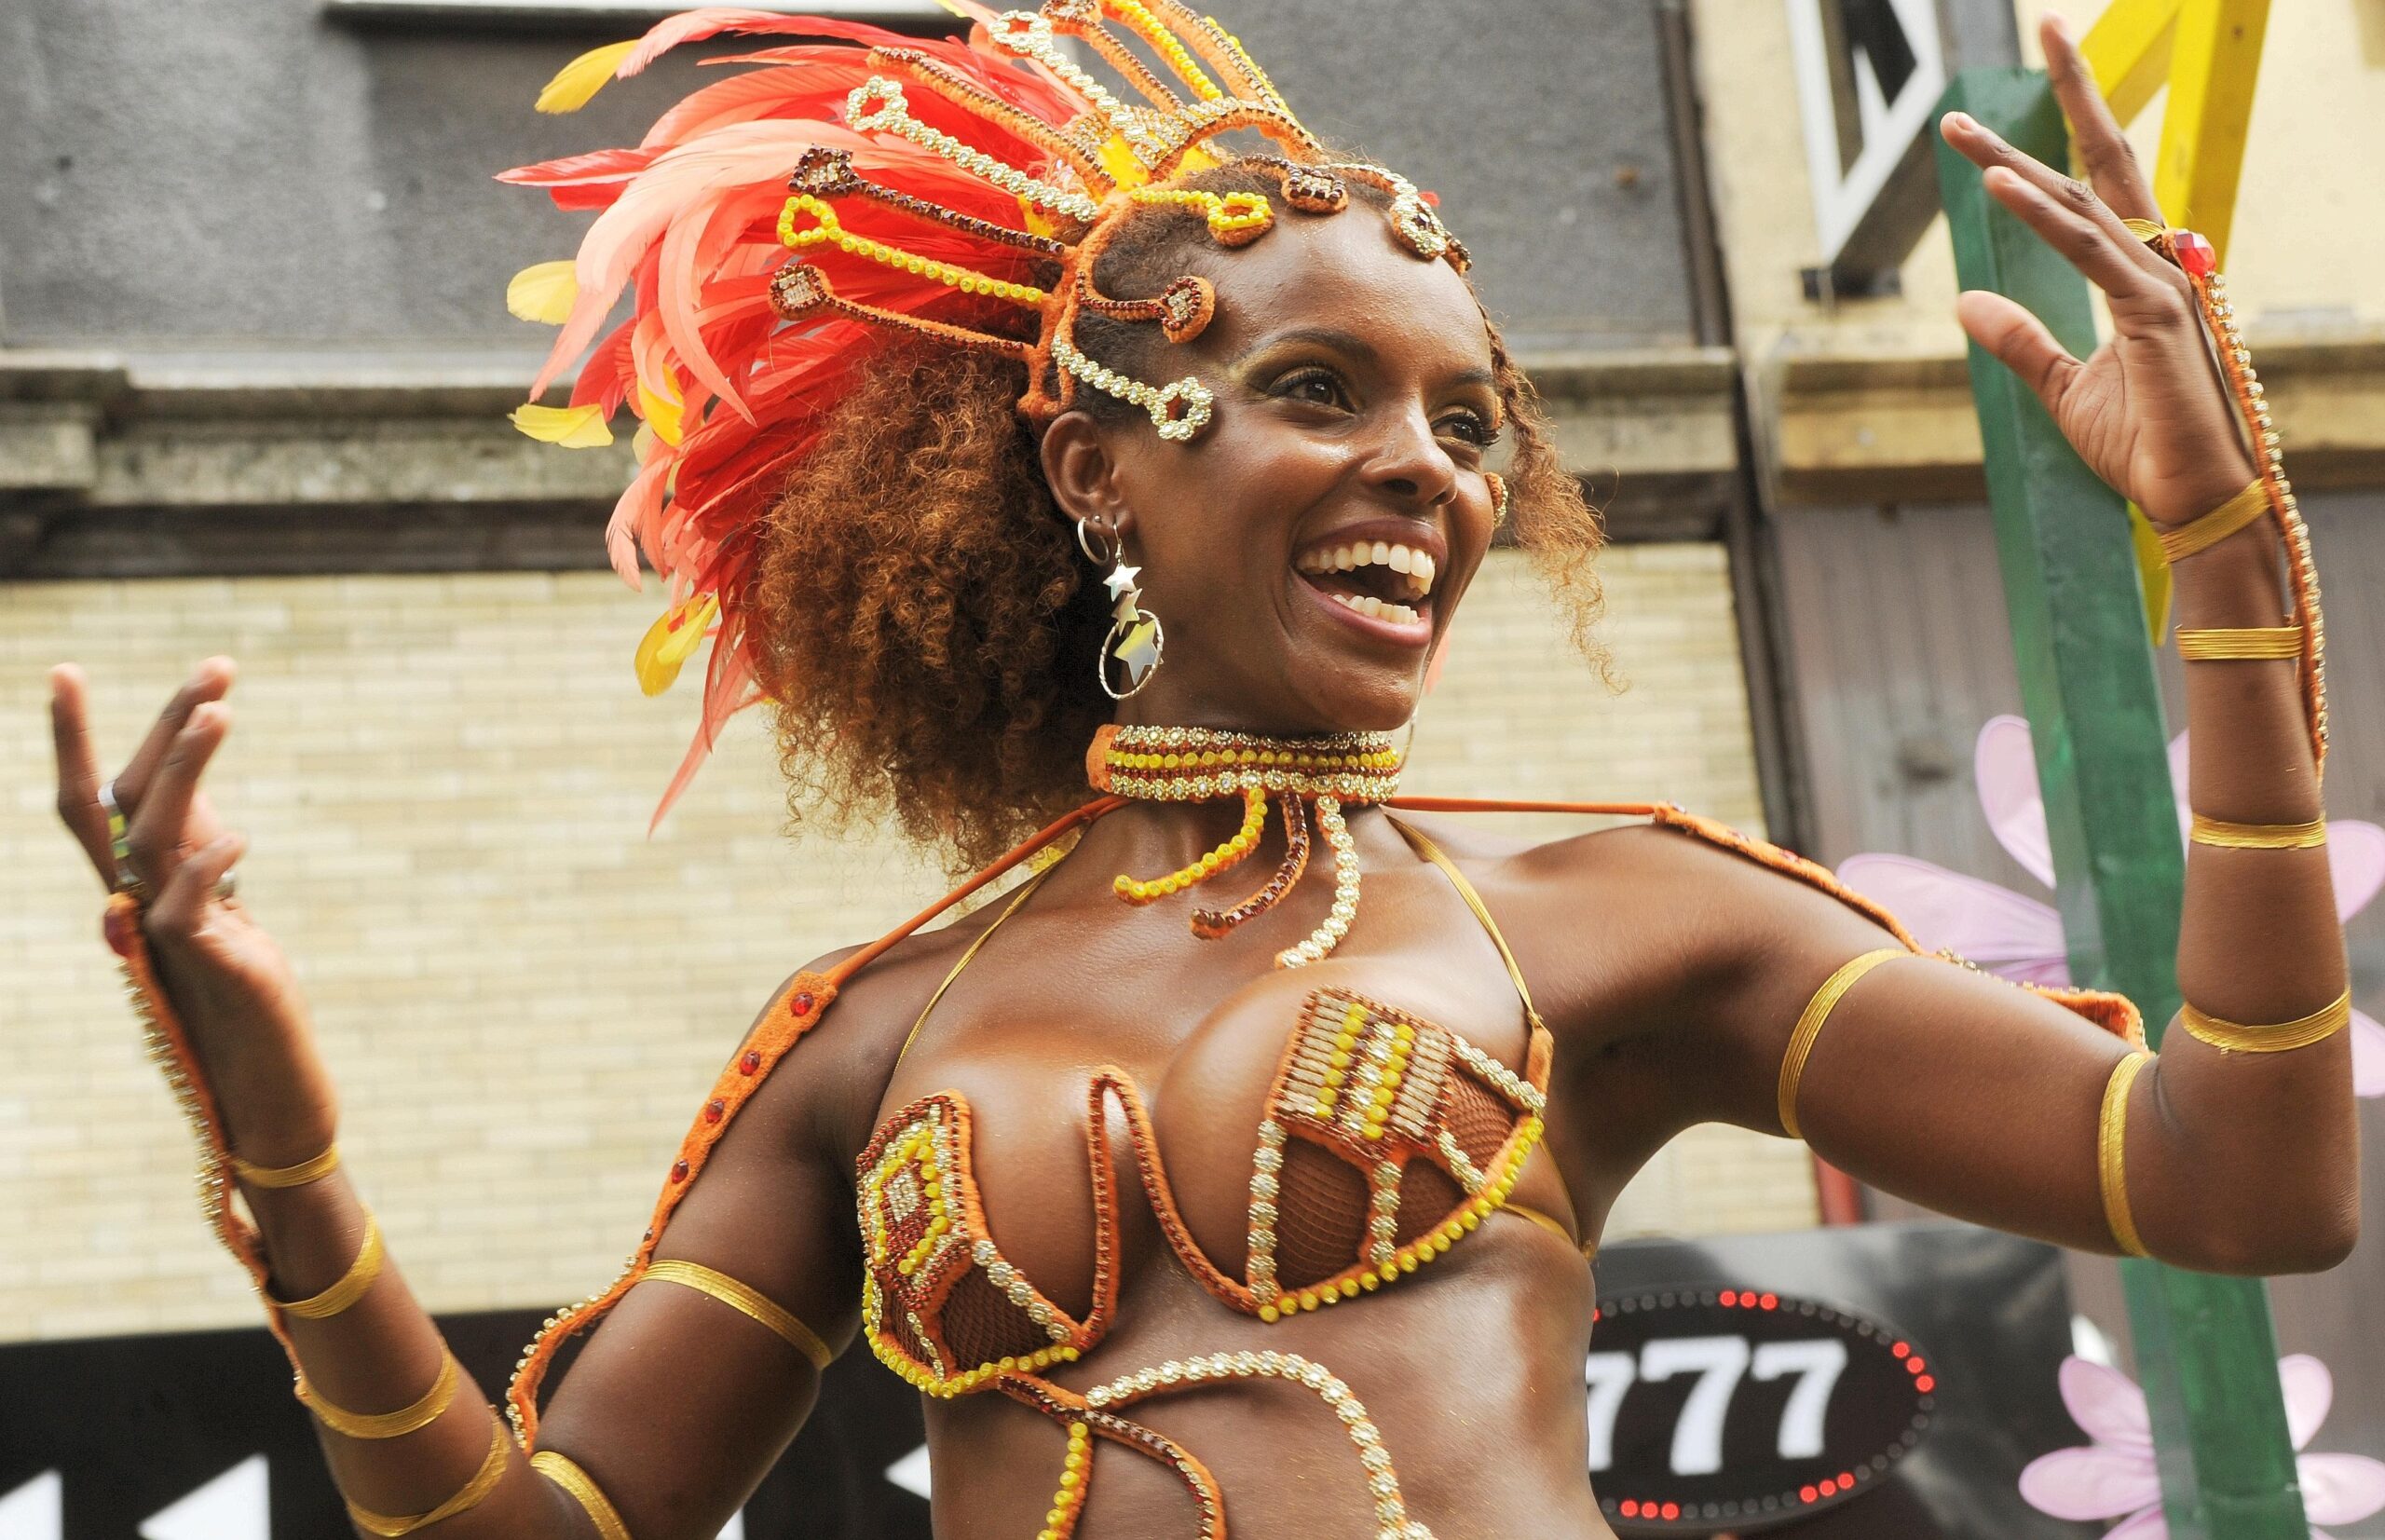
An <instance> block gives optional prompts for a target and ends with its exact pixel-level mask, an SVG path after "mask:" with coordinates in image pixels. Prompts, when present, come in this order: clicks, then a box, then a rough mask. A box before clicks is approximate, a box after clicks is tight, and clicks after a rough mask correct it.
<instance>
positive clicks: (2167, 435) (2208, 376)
mask: <svg viewBox="0 0 2385 1540" xmlns="http://www.w3.org/2000/svg"><path fill="white" fill-rule="evenodd" d="M2039 37H2040V39H2041V41H2042V42H2043V44H2044V46H2045V56H2046V68H2047V71H2048V73H2049V74H2050V75H2051V77H2052V80H2053V89H2054V96H2055V98H2056V99H2057V100H2058V101H2059V102H2061V103H2062V110H2063V112H2064V114H2065V116H2067V117H2068V118H2069V119H2070V127H2071V132H2072V133H2073V134H2074V135H2075V136H2076V138H2077V142H2078V156H2079V159H2080V162H2081V164H2082V165H2083V166H2084V168H2085V170H2086V171H2087V174H2088V177H2089V179H2090V180H2089V181H2088V182H2077V181H2074V180H2072V179H2071V178H2070V177H2067V176H2065V175H2064V174H2063V173H2061V172H2060V171H2057V170H2053V169H2052V168H2051V167H2050V166H2047V165H2046V164H2045V163H2043V162H2042V161H2039V160H2037V159H2036V158H2035V157H2031V156H2027V155H2024V154H2023V153H2021V152H2020V151H2019V150H2016V149H2014V148H2013V147H2012V146H2011V145H2010V144H2008V143H2005V142H2004V141H2003V140H2002V139H2000V138H1998V137H1997V135H1996V134H1994V133H1993V132H1991V131H1990V130H1989V129H1987V128H1986V127H1985V126H1983V125H1982V124H1981V123H1979V122H1978V121H1976V120H1975V119H1973V118H1971V117H1969V116H1965V115H1964V114H1961V113H1948V114H1947V115H1946V116H1945V117H1944V119H1943V120H1942V122H1941V124H1940V130H1941V131H1942V133H1943V134H1944V135H1945V136H1946V143H1949V144H1951V145H1953V146H1954V147H1955V148H1956V150H1957V151H1959V152H1961V154H1962V155H1963V156H1964V157H1967V158H1969V160H1971V161H1972V162H1974V163H1975V164H1977V165H1979V166H1980V167H1981V168H1983V170H1984V172H1985V183H1986V187H1987V191H1988V194H1989V196H1990V197H1992V198H1995V199H1996V200H1997V202H1998V203H2001V204H2002V205H2004V207H2005V208H2007V209H2009V210H2010V211H2012V212H2013V213H2014V214H2015V215H2017V216H2018V217H2019V218H2020V219H2022V220H2023V221H2024V222H2025V223H2026V224H2027V225H2028V226H2029V227H2030V228H2031V229H2033V230H2035V231H2036V232H2037V234H2038V235H2039V236H2040V237H2042V238H2044V239H2045V241H2046V243H2047V244H2048V245H2050V246H2051V247H2052V248H2053V249H2054V250H2055V251H2057V252H2061V253H2062V254H2063V255H2064V256H2065V257H2066V258H2068V259H2069V260H2070V263H2071V265H2072V266H2076V267H2077V268H2078V270H2079V271H2080V272H2081V273H2083V274H2085V275H2086V276H2087V278H2088V279H2089V281H2091V282H2092V283H2093V284H2094V285H2095V286H2096V287H2097V288H2099V289H2101V290H2103V291H2104V293H2105V294H2106V297H2107V298H2108V299H2109V300H2110V302H2111V312H2112V335H2111V337H2110V338H2109V339H2108V340H2107V341H2106V342H2105V343H2104V345H2103V346H2102V347H2100V348H2096V349H2095V351H2094V352H2093V353H2092V354H2091V355H2090V356H2089V357H2087V358H2086V359H2084V360H2080V359H2077V358H2073V357H2072V356H2071V355H2070V354H2069V353H2068V352H2066V351H2065V350H2064V348H2063V347H2062V345H2061V344H2060V343H2058V342H2056V341H2055V340H2054V338H2053V335H2052V334H2051V333H2049V332H2048V331H2047V330H2046V328H2045V326H2044V324H2043V323H2041V322H2040V321H2039V320H2037V317H2035V316H2033V315H2031V314H2030V313H2029V312H2028V311H2027V310H2024V309H2023V308H2022V307H2020V306H2019V305H2017V304H2015V303H2013V302H2012V301H2011V300H2010V299H2008V298H2006V297H2005V296H2003V295H2001V294H1997V293H1988V292H1986V291H1984V290H1970V291H1968V292H1966V293H1964V294H1963V296H1962V297H1961V299H1960V300H1959V301H1957V302H1956V314H1957V315H1958V316H1959V318H1960V319H1961V320H1962V324H1963V330H1964V331H1965V332H1967V333H1969V334H1970V337H1971V340H1972V341H1974V342H1976V343H1978V344H1979V345H1980V346H1981V347H1982V348H1986V349H1987V350H1988V351H1989V352H1990V353H1992V354H1994V355H1995V356H1996V357H1997V359H1999V360H2001V361H2003V362H2004V364H2005V366H2006V367H2008V368H2010V370H2011V371H2012V372H2013V373H2014V374H2015V375H2019V376H2020V378H2021V380H2022V382H2023V383H2024V384H2025V385H2027V386H2028V387H2029V388H2031V389H2032V390H2034V391H2036V392H2037V399H2038V400H2040V401H2042V402H2045V405H2046V410H2047V411H2048V412H2050V413H2051V414H2052V415H2053V420H2054V423H2055V425H2056V426H2057V427H2059V428H2060V429H2062V431H2063V435H2064V436H2065V438H2067V439H2069V441H2070V443H2071V446H2072V447H2073V448H2075V449H2077V450H2078V456H2079V457H2080V458H2081V459H2083V460H2085V461H2086V462H2087V464H2088V467H2089V468H2090V469H2092V470H2093V471H2094V472H2095V473H2096V474H2097V475H2099V476H2101V477H2103V478H2104V480H2105V481H2106V482H2108V483H2109V484H2111V485H2112V486H2113V487H2114V488H2115V489H2117V490H2118V491H2119V493H2120V494H2121V495H2122V496H2124V497H2128V498H2129V499H2130V500H2131V501H2133V502H2134V503H2135V504H2136V505H2137V506H2138V507H2139V508H2142V509H2144V510H2145V511H2146V514H2147V517H2149V518H2151V519H2152V520H2153V521H2154V522H2155V523H2156V524H2162V525H2174V524H2180V523H2184V522H2185V521H2187V520H2188V519H2191V518H2194V517H2195V516H2196V515H2198V514H2201V513H2207V512H2209V511H2211V510H2213V509H2214V508H2216V507H2218V506H2219V505H2220V504H2221V503H2223V502H2225V501H2227V500H2228V498H2229V497H2233V496H2235V495H2236V494H2237V493H2238V492H2241V491H2242V490H2243V488H2244V486H2245V484H2247V483H2249V482H2251V481H2252V479H2253V474H2254V467H2253V460H2252V457H2251V455H2250V454H2249V453H2248V452H2247V451H2246V449H2245V447H2244V444H2243V441H2242V436H2241V432H2240V429H2239V425H2238V419H2237V414H2236V409H2235V405H2234V403H2233V402H2231V401H2230V399H2229V397H2228V392H2227V388H2226V387H2225V386H2224V385H2223V384H2222V383H2221V380H2220V377H2219V374H2218V371H2217V369H2216V367H2215V364H2214V363H2213V362H2212V361H2211V357H2210V353H2209V350H2208V348H2207V345H2206V344H2205V342H2204V340H2203V331H2202V324H2201V319H2200V317H2199V316H2198V315H2197V314H2196V309H2195V301H2194V295H2193V292H2192V290H2191V289H2190V288H2189V287H2188V285H2187V279H2186V276H2185V275H2184V274H2183V273H2181V272H2179V270H2178V269H2177V267H2176V266H2174V265H2173V264H2172V263H2171V262H2170V261H2169V260H2168V259H2167V258H2165V257H2163V256H2162V255H2161V254H2160V252H2155V251H2154V250H2152V249H2151V248H2149V247H2148V246H2147V245H2146V244H2145V242H2143V241H2142V240H2139V239H2138V238H2136V237H2135V236H2133V235H2131V234H2130V233H2129V231H2128V229H2127V227H2126V226H2125V225H2122V224H2121V223H2120V222H2121V221H2122V220H2123V219H2146V220H2152V221H2154V222H2155V223H2157V224H2159V223H2160V221H2161V213H2160V209H2159V208H2158V207H2157V206H2156V205H2155V203H2154V201H2153V193H2152V190H2151V189H2150V188H2149V187H2147V185H2146V181H2145V175H2144V172H2143V171H2142V170H2140V169H2139V168H2138V166H2137V161H2136V156H2135V153H2134V152H2133V150H2132V149H2131V148H2130V147H2129V143H2128V140H2127V139H2126V138H2125V137H2124V136H2123V135H2122V134H2121V133H2120V129H2119V124H2118V123H2117V122H2115V121H2114V120H2113V118H2112V112H2111V108H2110V107H2109V106H2108V105H2107V104H2106V102H2105V101H2104V98H2103V95H2102V93H2101V92H2099V91H2098V90H2097V89H2095V80H2094V75H2093V73H2092V71H2091V70H2090V69H2089V67H2088V65H2087V62H2086V61H2085V60H2084V59H2083V58H2081V57H2080V56H2079V52H2078V45H2077V44H2076V43H2074V42H2072V41H2071V37H2070V34H2069V32H2068V30H2067V29H2066V28H2065V26H2064V24H2063V23H2062V22H2061V21H2060V20H2057V19H2055V18H2052V17H2048V18H2047V19H2046V20H2045V23H2044V25H2043V26H2042V28H2041V29H2040V31H2039Z"/></svg>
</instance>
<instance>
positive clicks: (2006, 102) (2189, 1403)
mask: <svg viewBox="0 0 2385 1540" xmlns="http://www.w3.org/2000/svg"><path fill="white" fill-rule="evenodd" d="M1939 108H1940V110H1941V111H1942V112H1943V111H1948V110H1955V111H1961V112H1967V113H1969V114H1970V116H1973V117H1975V118H1977V119H1979V120H1980V121H1981V122H1983V123H1984V124H1986V125H1987V126H1988V127H1990V128H1992V129H1995V130H1996V131H1997V132H1998V133H2000V134H2002V135H2003V136H2004V137H2005V138H2006V139H2007V140H2009V141H2010V142H2011V143H2013V144H2015V145H2017V146H2019V147H2020V148H2022V149H2024V150H2025V151H2027V152H2028V153H2029V154H2031V155H2034V156H2036V157H2038V158H2039V159H2040V160H2043V161H2045V162H2047V163H2048V164H2049V165H2053V166H2066V165H2068V164H2069V158H2070V146H2069V137H2068V132H2067V129H2065V126H2064V124H2063V120H2062V112H2061V109H2060V108H2059V107H2058V106H2057V105H2056V104H2055V102H2054V100H2053V93H2052V90H2051V88H2049V87H2048V85H2047V83H2046V79H2045V76H2044V75H2041V74H2038V73H2037V72H2035V71H2027V70H2012V69H1983V70H1966V71H1964V72H1962V74H1961V75H1958V76H1957V77H1956V80H1955V82H1954V84H1953V85H1952V86H1950V87H1948V88H1947V91H1946V95H1945V97H1944V99H1943V100H1942V102H1940V103H1939ZM1938 176H1939V186H1940V189H1941V192H1942V196H1943V197H1944V199H1945V204H1946V213H1947V218H1948V221H1949V224H1950V225H1951V227H1952V229H1953V233H1954V242H1955V266H1956V272H1957V274H1958V276H1959V277H1960V279H1961V281H1962V285H1963V287H1964V288H1966V289H1992V290H1995V291H1997V293H2004V294H2009V295H2010V296H2012V297H2013V298H2014V299H2017V300H2019V301H2020V302H2021V303H2022V304H2024V305H2025V306H2027V307H2029V308H2030V309H2031V310H2032V311H2034V312H2035V313H2036V314H2037V316H2038V317H2039V319H2041V320H2044V322H2045V323H2046V325H2047V327H2048V328H2049V329H2051V331H2052V333H2053V334H2054V335H2055V336H2056V337H2058V338H2060V339H2061V341H2062V343H2063V345H2064V346H2065V347H2066V348H2069V349H2070V350H2071V351H2072V352H2073V353H2075V354H2077V355H2078V356H2079V357H2082V358H2083V357H2085V356H2086V355H2087V353H2088V352H2089V351H2090V350H2091V349H2092V348H2093V347H2094V346H2095V323H2094V315H2093V311H2092V309H2091V307H2090V306H2089V302H2088V291H2087V281H2086V279H2083V278H2081V277H2079V275H2078V271H2077V269H2075V268H2073V267H2072V266H2070V265H2069V264H2068V263H2067V262H2065V261H2064V260H2063V259H2062V258H2061V257H2060V256H2058V255H2056V254H2055V253H2054V252H2053V251H2052V250H2051V248H2049V247H2047V246H2046V244H2045V243H2044V242H2043V241H2041V240H2039V239H2038V238H2037V236H2036V235H2035V234H2033V233H2032V232H2031V231H2030V230H2029V229H2028V227H2027V226H2025V225H2023V224H2022V223H2021V222H2020V221H2019V220H2017V219H2014V218H2013V217H2012V216H2011V215H2010V214H2008V213H2006V212H2005V211H2004V210H2003V209H2002V208H2001V207H2000V206H1998V205H1997V203H1996V202H1995V201H1994V200H1993V199H1992V198H1989V197H1988V196H1987V191H1986V188H1985V186H1984V185H1983V184H1982V181H1981V178H1980V171H1979V168H1977V167H1976V166H1973V165H1972V164H1971V163H1970V162H1969V161H1968V160H1966V159H1964V158H1963V157H1961V156H1959V155H1957V154H1956V153H1955V152H1954V151H1953V150H1951V149H1949V148H1948V147H1947V146H1946V145H1945V144H1944V143H1940V144H1939V146H1938ZM1970 378H1971V394H1972V397H1973V399H1974V401H1975V402H1977V404H1978V408H1979V422H1980V434H1981V438H1982V440H1983V443H1984V446H1985V451H1986V469H1987V489H1988V500H1989V502H1990V503H1991V504H1992V505H1993V507H1994V510H1995V516H1996V549H1997V563H1998V565H1999V566H2001V568H2002V569H2003V576H2004V597H2005V606H2006V608H2007V609H2008V610H2009V611H2010V615H2011V620H2012V645H2013V648H2014V652H2015V654H2016V656H2017V658H2018V661H2019V663H2020V673H2021V695H2022V700H2023V702H2024V704H2025V706H2026V707H2027V710H2028V715H2029V727H2030V731H2031V733H2032V734H2033V735H2034V737H2035V739H2036V742H2037V778H2038V781H2039V783H2040V784H2042V785H2043V787H2044V791H2045V804H2046V825H2047V828H2048V831H2049V832H2050V833H2051V837H2052V842H2053V857H2054V870H2055V872H2056V874H2057V876H2058V878H2059V881H2058V883H2057V902H2058V903H2059V906H2060V907H2061V910H2062V920H2063V929H2064V932H2065V939H2066V941H2067V944H2068V947H2069V953H2070V967H2071V974H2072V976H2073V977H2074V978H2076V979H2078V981H2079V982H2080V983H2082V984H2090V985H2093V986H2095V987H2097V988H2109V989H2118V990H2119V991H2121V992H2122V993H2124V994H2126V995H2128V996H2129V997H2130V998H2131V999H2133V1000H2134V1001H2135V1002H2137V1003H2138V1004H2139V1005H2141V1006H2142V1007H2144V1010H2145V1016H2146V1023H2147V1029H2148V1032H2149V1035H2150V1036H2151V1037H2152V1038H2153V1040H2154V1042H2155V1043H2156V1044H2157V1046H2158V1044H2159V1042H2160V1035H2161V1032H2162V1030H2163V1029H2164V1028H2165V1027H2166V1026H2167V1024H2168V1022H2169V1020H2170V1018H2171V1016H2172V1015H2174V1014H2175V1013H2176V1011H2177V1008H2178V981H2177V970H2176V948H2177V940H2178V915H2179V906H2180V901H2181V895H2182V893H2183V891H2184V887H2185V881H2186V865H2185V856H2184V852H2182V851H2181V850H2180V848H2179V843H2178V825H2177V817H2176V814H2175V812H2174V811H2173V806H2172V801H2171V794H2170V775H2169V765H2168V761H2167V758H2166V756H2165V754H2164V738H2165V731H2166V729H2165V728H2164V725H2163V722H2162V715H2161V699H2160V690H2159V688H2157V686H2156V683H2155V679H2154V672H2153V654H2152V651H2151V649H2150V647H2148V646H2147V639H2146V638H2147V632H2146V619H2145V603H2144V597H2143V594H2142V592H2141V591H2140V589H2139V587H2138V582H2137V574H2136V566H2135V558H2134V555H2133V550H2132V547H2131V543H2130V538H2129V525H2128V515H2127V506H2126V504H2125V503H2124V502H2123V501H2122V500H2121V498H2120V497H2119V494H2117V493H2115V492H2113V491H2112V490H2111V488H2109V487H2107V486H2106V485H2105V484H2103V483H2102V482H2101V481H2100V480H2098V479H2097V478H2096V476H2095V474H2094V472H2092V471H2091V470H2088V469H2087V467H2086V466H2085V465H2084V464H2083V463H2081V462H2080V460H2079V459H2078V456H2077V455H2076V454H2074V453H2072V451H2071V448H2070V445H2069V444H2068V443H2066V442H2065V440H2064V439H2063V437H2062V434H2061V432H2060V431H2059V430H2058V429H2056V428H2055V427H2054V425H2053V420H2052V419H2051V417H2050V416H2047V414H2046V411H2045V409H2044V408H2043V407H2042V406H2040V405H2039V404H2038V403H2037V398H2036V397H2035V396H2034V395H2032V394H2031V393H2030V392H2029V390H2028V389H2027V388H2024V386H2023V385H2022V384H2021V382H2020V381H2019V380H2017V379H2015V378H2014V377H2013V376H2012V375H2011V373H2010V371H2008V370H2007V369H2005V367H2004V366H2003V365H2002V364H2000V363H1997V361H1995V360H1994V359H1993V358H1990V357H1989V356H1988V355H1987V354H1986V353H1985V352H1983V351H1982V350H1981V349H1980V348H1977V347H1973V348H1971V349H1970ZM2080 1158H2081V1159H2086V1158H2088V1152H2081V1155H2080ZM2120 1270H2121V1276H2122V1281H2123V1283H2124V1284H2125V1286H2126V1288H2127V1292H2128V1302H2129V1318H2130V1324H2131V1326H2132V1327H2133V1333H2134V1338H2135V1345H2136V1361H2137V1370H2138V1377H2139V1379H2140V1381H2141V1382H2142V1383H2143V1384H2144V1386H2145V1390H2146V1395H2147V1399H2148V1400H2149V1402H2150V1403H2151V1407H2152V1413H2153V1434H2154V1444H2155V1448H2156V1451H2157V1452H2158V1454H2159V1457H2160V1468H2161V1492H2162V1506H2163V1507H2164V1509H2165V1511H2166V1514H2167V1517H2168V1519H2169V1523H2170V1533H2171V1534H2172V1536H2174V1540H2308V1537H2309V1535H2310V1526H2309V1524H2308V1523H2306V1522H2305V1521H2304V1519H2303V1514H2302V1497H2301V1492H2300V1490H2299V1489H2298V1488H2297V1486H2296V1481H2295V1469H2294V1450H2293V1447H2292V1444H2291V1443H2290V1441H2289V1440H2288V1438H2287V1434H2286V1424H2285V1404H2284V1399H2283V1395H2282V1393H2281V1391H2280V1388H2279V1385H2278V1379H2277V1346H2276V1338H2275V1334H2274V1333H2273V1332H2272V1330H2271V1329H2270V1326H2269V1302H2268V1297H2267V1295H2266V1293H2265V1292H2264V1291H2263V1287H2262V1285H2261V1283H2260V1281H2259V1280H2258V1279H2253V1278H2223V1277H2215V1276H2212V1275H2210V1274H2198V1273H2187V1272H2182V1271H2180V1270H2178V1269H2176V1268H2170V1267H2163V1266H2160V1265H2159V1264H2157V1263H2153V1262H2146V1261H2123V1262H2122V1263H2121V1264H2120Z"/></svg>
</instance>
